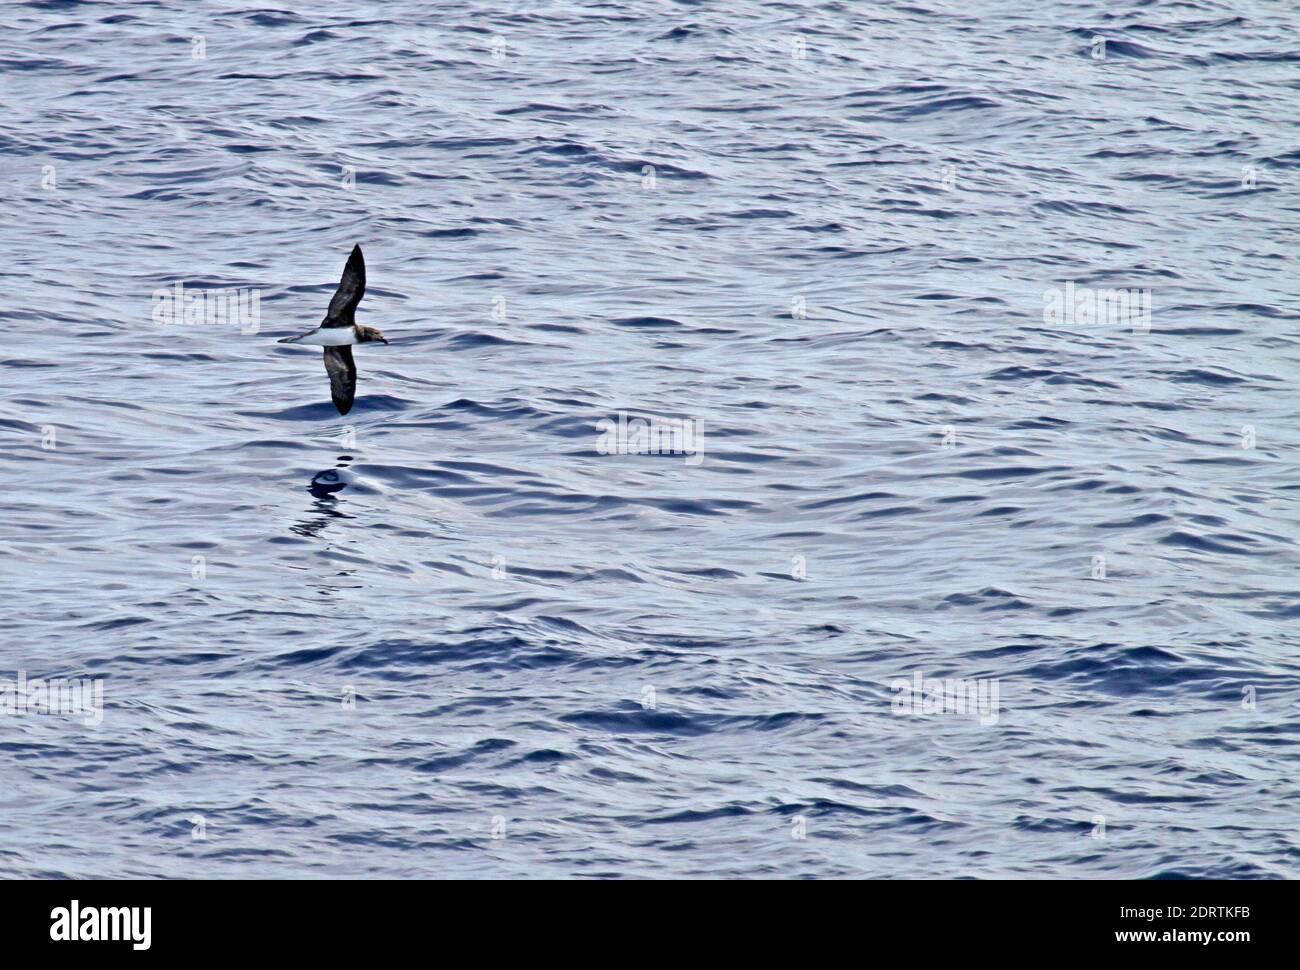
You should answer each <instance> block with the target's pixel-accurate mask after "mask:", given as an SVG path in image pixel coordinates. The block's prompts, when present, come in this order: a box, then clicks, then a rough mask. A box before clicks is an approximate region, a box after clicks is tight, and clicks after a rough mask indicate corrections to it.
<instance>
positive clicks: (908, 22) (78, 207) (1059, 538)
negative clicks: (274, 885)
mask: <svg viewBox="0 0 1300 970" xmlns="http://www.w3.org/2000/svg"><path fill="white" fill-rule="evenodd" d="M1297 26H1298V23H1297V14H1296V12H1295V11H1294V10H1293V9H1289V7H1288V5H1286V4H1279V3H1273V2H1263V0H1246V2H1236V3H1220V2H1208V0H1201V2H1161V3H1154V2H1149V3H1128V4H1112V3H1100V2H1095V3H1079V2H1076V3H1065V2H1048V3H1044V4H1024V3H1016V2H1010V0H980V2H961V3H958V2H931V0H906V2H894V3H881V4H875V3H872V4H867V3H860V4H858V3H846V2H817V3H813V2H793V0H791V2H779V3H775V2H772V3H769V2H759V0H737V2H731V3H726V4H704V3H695V2H680V3H653V4H652V3H635V2H630V0H628V2H614V0H606V2H589V3H559V2H532V3H529V2H518V3H473V4H467V3H448V4H426V3H415V2H412V0H400V2H385V3H378V2H374V3H363V2H337V3H330V4H324V5H320V4H302V3H283V4H279V5H271V4H270V3H264V4H260V5H255V6H254V5H247V4H245V3H243V2H231V0H225V2H220V3H216V2H213V3H181V2H179V0H169V2H156V3H141V2H125V0H118V2H101V3H79V2H74V0H57V2H27V3H21V2H10V3H6V4H5V5H4V6H3V8H0V37H3V38H4V41H3V47H2V48H0V71H2V72H3V76H2V77H0V153H2V154H3V167H2V168H0V187H2V188H3V191H2V192H0V225H3V226H4V229H5V232H4V236H5V244H4V253H5V258H4V260H3V263H2V264H0V278H2V279H3V286H2V287H0V292H3V300H2V301H0V321H2V322H3V324H4V326H5V327H6V331H7V333H8V338H7V339H6V340H5V342H4V346H3V349H2V350H0V378H2V379H3V380H2V383H0V388H3V391H2V393H3V398H4V409H3V412H2V413H0V431H2V432H3V434H2V436H0V445H2V446H3V461H0V489H2V491H3V495H4V513H3V516H0V569H2V570H3V575H2V577H0V582H3V587H4V591H5V594H6V595H5V598H4V599H5V604H6V607H7V608H6V609H5V611H4V613H3V614H2V615H0V634H2V635H0V677H3V678H8V679H10V680H13V681H15V683H16V678H18V676H19V673H20V672H22V673H23V674H24V675H25V676H26V677H27V678H29V679H32V678H52V677H68V678H86V679H88V680H90V679H94V680H98V681H100V683H101V686H102V689H103V710H102V721H101V722H100V723H90V722H91V721H92V719H91V718H89V717H86V718H83V717H80V716H75V715H74V714H72V713H69V712H67V711H64V712H63V713H54V712H41V711H39V710H36V711H33V710H25V711H24V710H16V711H15V713H13V714H12V715H8V716H3V717H0V748H2V749H3V754H4V757H3V760H2V761H0V787H2V789H3V795H2V796H0V805H2V806H3V810H2V811H0V874H3V875H21V876H32V875H41V876H76V877H108V876H126V877H143V876H169V877H170V876H178V877H235V876H255V877H289V876H307V877H347V876H359V877H369V876H421V877H427V876H472V877H505V876H509V877H597V876H615V875H618V876H638V877H645V876H660V877H688V876H713V877H732V876H742V877H759V876H775V877H809V876H819V877H857V876H870V877H1005V876H1015V875H1024V876H1031V877H1047V876H1057V877H1081V878H1100V877H1154V876H1200V877H1204V876H1214V877H1234V878H1235V877H1249V878H1255V877H1270V878H1272V877H1287V876H1292V875H1295V874H1296V872H1297V869H1298V867H1300V836H1297V831H1296V819H1297V817H1300V790H1298V788H1297V782H1296V777H1297V769H1298V768H1300V764H1298V759H1297V745H1298V743H1300V658H1298V657H1297V652H1298V651H1297V638H1296V629H1297V627H1296V624H1297V619H1298V618H1300V594H1298V593H1297V585H1298V584H1297V581H1296V577H1297V566H1300V556H1298V555H1297V553H1298V551H1300V550H1298V547H1297V540H1300V527H1298V526H1297V518H1298V517H1297V514H1296V513H1297V500H1298V499H1300V494H1298V493H1297V481H1298V480H1300V479H1298V475H1297V471H1298V468H1300V463H1298V461H1297V457H1298V456H1297V421H1298V419H1300V403H1298V402H1300V395H1297V386H1296V377H1297V372H1298V368H1297V363H1298V361H1300V342H1298V335H1300V312H1298V310H1300V282H1298V281H1297V262H1296V253H1297V247H1296V235H1295V230H1296V224H1297V215H1298V214H1300V196H1298V193H1297V176H1298V174H1300V123H1297V116H1296V110H1295V108H1296V103H1297V97H1300V73H1298V71H1297V68H1300V54H1297V53H1296V43H1295V38H1296V28H1297ZM1095 38H1101V39H1102V41H1104V48H1099V45H1098V43H1097V42H1096V41H1095V40H1094V39H1095ZM358 242H359V243H361V245H362V246H363V247H364V250H365V254H366V259H367V263H368V267H369V283H368V287H369V288H368V291H367V295H366V298H365V300H364V301H363V303H362V304H361V308H360V311H359V319H360V321H361V322H363V323H366V324H369V325H371V326H376V327H379V328H380V329H381V330H383V332H384V333H385V334H386V335H387V336H388V338H389V339H390V340H391V341H392V342H391V343H390V344H389V345H388V346H383V345H368V346H364V347H360V348H357V350H356V359H357V365H358V369H359V371H360V379H359V384H358V397H357V403H356V407H355V408H354V410H353V411H352V412H351V413H350V414H349V415H348V416H347V417H346V418H343V417H340V416H339V415H338V413H337V412H336V411H335V410H334V407H333V405H332V404H331V403H330V400H329V394H328V384H327V381H326V377H325V373H324V370H323V368H322V366H321V362H320V353H319V351H317V350H312V349H304V348H301V347H293V346H282V345H278V344H277V343H276V339H278V338H279V337H282V336H286V335H289V334H291V333H296V332H300V331H302V330H305V329H307V328H310V327H312V326H314V325H316V324H317V323H318V322H319V321H320V319H321V317H322V315H323V313H324V310H325V307H326V305H327V304H328V301H329V298H330V295H331V294H332V292H333V290H334V287H335V285H336V284H337V281H338V278H339V273H340V271H341V270H342V266H343V262H344V260H345V259H346V257H347V253H348V251H349V250H350V249H351V247H352V245H353V244H354V243H358ZM177 283H181V284H183V285H184V286H185V287H186V288H188V289H189V290H191V291H196V290H197V291H207V290H215V289H221V288H232V289H235V288H244V289H248V290H254V291H256V292H257V293H258V295H259V298H260V304H259V307H260V320H259V323H258V326H257V328H256V332H251V331H252V329H253V328H250V327H240V326H235V325H233V324H231V323H230V322H229V321H227V322H224V323H223V322H221V321H217V322H215V323H208V322H190V323H186V322H173V323H170V324H168V323H166V322H163V323H159V322H158V321H157V320H156V319H155V318H154V317H153V313H154V310H155V301H154V298H153V294H154V291H155V290H159V289H166V288H173V287H174V286H175V285H176V284H177ZM1066 284H1074V285H1075V286H1076V287H1080V288H1089V287H1091V288H1117V287H1123V288H1134V289H1138V290H1144V291H1149V298H1150V301H1151V303H1150V305H1151V308H1152V309H1151V316H1150V325H1149V327H1147V326H1138V325H1136V324H1135V325H1133V326H1127V325H1117V324H1115V323H1114V322H1113V321H1112V322H1109V323H1104V324H1103V323H1099V322H1095V321H1089V320H1088V319H1086V318H1071V319H1069V320H1048V319H1046V318H1045V314H1044V306H1045V303H1046V301H1047V296H1045V294H1050V293H1051V292H1052V291H1053V290H1062V289H1063V288H1064V287H1065V286H1066ZM620 412H622V413H626V414H627V415H630V416H633V417H637V416H641V417H658V418H679V419H688V420H693V421H698V422H699V427H700V428H702V431H703V434H702V439H701V440H702V442H703V447H702V451H701V453H700V455H699V456H696V457H701V456H702V461H695V460H693V459H692V458H691V456H687V455H682V454H676V455H672V454H659V455H649V454H604V453H602V448H601V447H600V433H599V432H598V430H597V422H599V421H601V420H603V419H611V420H615V421H616V420H617V419H618V415H619V414H620ZM918 675H919V676H921V677H923V678H945V679H947V678H951V679H962V680H969V681H974V682H979V683H982V684H984V685H985V686H988V685H993V686H995V687H996V689H997V697H998V701H997V706H996V710H995V711H993V712H992V716H991V717H983V718H980V717H975V716H971V714H970V712H969V711H967V712H965V713H963V712H961V711H960V710H941V711H937V712H931V713H928V714H927V713H925V711H924V709H923V708H922V709H920V712H919V713H918V712H916V711H914V710H912V709H908V708H904V709H902V710H896V708H897V707H899V704H898V702H899V699H900V697H902V696H903V694H902V693H900V690H899V688H898V686H897V683H896V682H898V681H900V680H901V681H904V682H909V681H912V680H913V678H915V677H917V676H918ZM913 682H914V681H913ZM8 696H10V697H14V696H16V695H15V694H13V693H12V692H11V693H10V694H9V695H8ZM985 713H986V714H987V713H989V712H988V711H985Z"/></svg>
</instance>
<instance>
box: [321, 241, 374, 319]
mask: <svg viewBox="0 0 1300 970" xmlns="http://www.w3.org/2000/svg"><path fill="white" fill-rule="evenodd" d="M365 295H366V260H365V257H363V256H362V255H361V247H360V246H353V247H352V255H351V256H349V257H348V264H347V265H346V266H344V267H343V278H342V279H341V280H339V288H338V289H337V290H335V291H334V298H333V299H332V300H330V308H329V312H327V313H326V314H325V320H324V322H323V323H321V326H322V327H350V326H352V324H353V323H354V322H355V320H356V318H355V317H354V316H353V314H354V313H355V311H356V309H357V304H358V303H360V302H361V298H362V297H363V296H365Z"/></svg>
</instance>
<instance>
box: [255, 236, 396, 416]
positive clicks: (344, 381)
mask: <svg viewBox="0 0 1300 970" xmlns="http://www.w3.org/2000/svg"><path fill="white" fill-rule="evenodd" d="M365 293H366V261H365V259H364V257H362V255H361V247H360V246H353V247H352V255H351V256H349V257H348V264H347V265H346V266H344V267H343V278H342V279H341V280H339V288H338V289H337V290H336V291H335V292H334V298H333V299H332V300H330V308H329V310H328V311H327V312H326V314H325V319H324V320H322V321H321V325H320V326H319V327H317V328H316V329H315V330H308V331H307V332H306V333H300V334H298V336H296V337H283V338H281V339H280V340H279V341H277V343H282V344H307V345H308V346H312V347H324V348H325V373H327V374H329V376H330V397H331V398H333V400H334V406H335V407H336V408H338V409H339V414H347V413H348V412H349V411H351V410H352V401H353V399H354V398H355V397H356V396H357V365H356V364H354V363H353V362H352V345H353V344H366V343H370V342H371V341H374V340H378V341H379V342H380V343H384V344H386V343H388V341H387V340H385V339H384V335H383V334H382V333H380V332H379V331H378V330H376V329H375V328H374V327H363V326H362V325H361V324H359V323H357V321H356V317H355V313H356V309H357V304H358V303H360V302H361V298H362V297H363V296H365Z"/></svg>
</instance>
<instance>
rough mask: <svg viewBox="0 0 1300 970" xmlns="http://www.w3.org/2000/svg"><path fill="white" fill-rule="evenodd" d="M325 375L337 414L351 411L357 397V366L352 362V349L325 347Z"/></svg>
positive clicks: (346, 347)
mask: <svg viewBox="0 0 1300 970" xmlns="http://www.w3.org/2000/svg"><path fill="white" fill-rule="evenodd" d="M325 373H326V374H329V376H330V397H331V398H333V400H334V406H335V407H336V408H338V409H339V414H347V413H348V412H349V411H351V410H352V401H353V399H354V398H355V397H356V396H357V365H356V364H355V363H353V361H352V348H351V347H348V346H343V347H326V348H325Z"/></svg>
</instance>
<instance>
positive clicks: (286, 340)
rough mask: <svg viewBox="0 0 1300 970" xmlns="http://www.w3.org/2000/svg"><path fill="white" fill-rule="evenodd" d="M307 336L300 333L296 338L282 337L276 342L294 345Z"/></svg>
mask: <svg viewBox="0 0 1300 970" xmlns="http://www.w3.org/2000/svg"><path fill="white" fill-rule="evenodd" d="M305 336H307V335H306V334H305V333H300V334H298V336H296V337H281V338H280V339H279V340H277V341H276V343H277V344H292V343H297V342H298V341H299V340H301V339H302V338H303V337H305Z"/></svg>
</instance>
